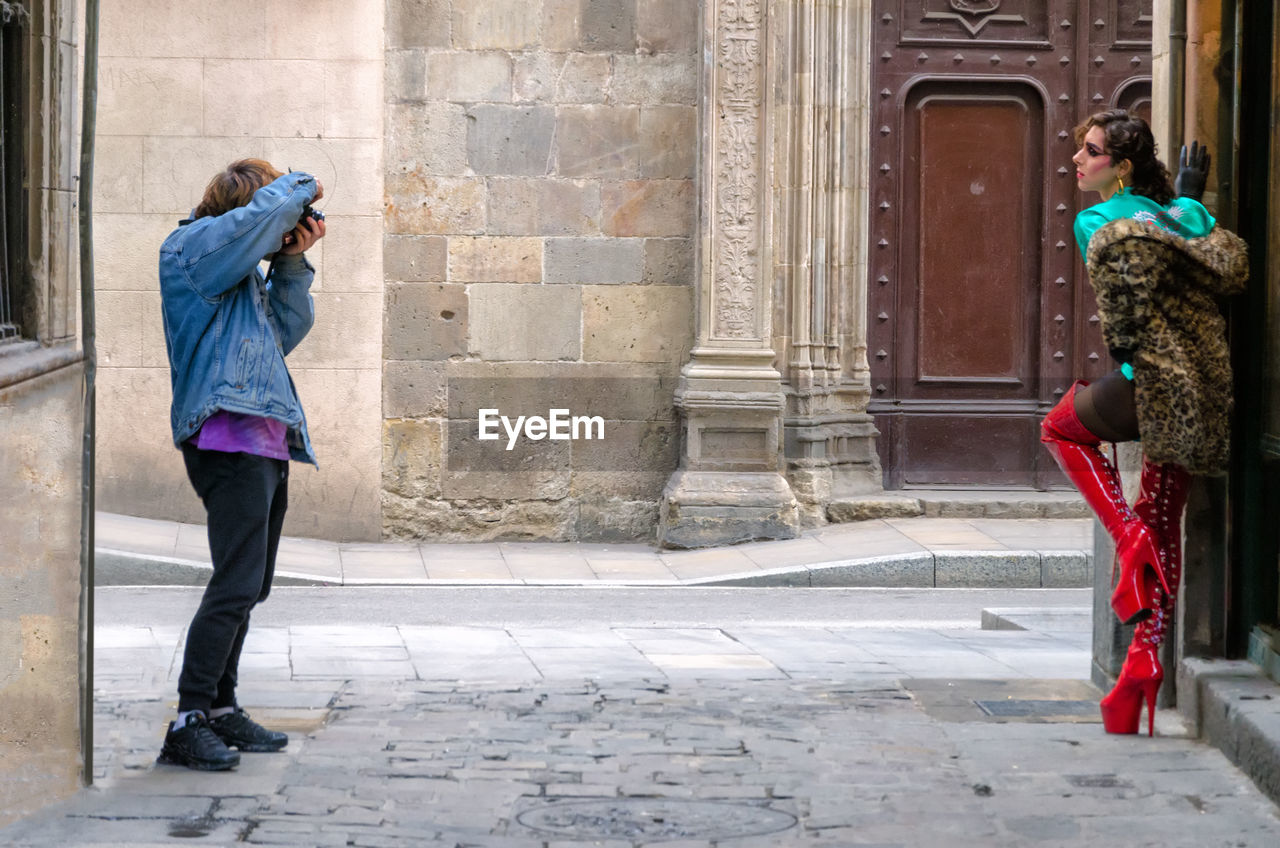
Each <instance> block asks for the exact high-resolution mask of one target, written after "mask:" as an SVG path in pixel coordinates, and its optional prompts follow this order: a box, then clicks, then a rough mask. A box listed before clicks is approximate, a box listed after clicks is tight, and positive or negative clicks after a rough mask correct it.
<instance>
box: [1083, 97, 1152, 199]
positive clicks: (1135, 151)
mask: <svg viewBox="0 0 1280 848" xmlns="http://www.w3.org/2000/svg"><path fill="white" fill-rule="evenodd" d="M1090 127H1101V128H1102V134H1103V136H1104V137H1105V138H1106V152H1107V153H1108V154H1110V156H1111V164H1112V165H1118V164H1120V163H1121V162H1123V161H1124V160H1125V159H1128V160H1129V161H1130V162H1131V163H1133V173H1132V174H1131V175H1130V177H1129V178H1128V179H1126V180H1125V183H1127V184H1128V186H1129V188H1130V189H1131V190H1132V191H1133V193H1134V194H1140V195H1142V196H1143V197H1149V198H1151V199H1152V200H1154V201H1155V202H1156V203H1159V204H1160V205H1161V206H1165V205H1168V203H1169V201H1171V200H1173V198H1174V196H1175V195H1174V191H1173V178H1172V177H1170V176H1169V169H1168V168H1166V167H1165V165H1164V163H1163V162H1161V161H1160V160H1159V159H1157V158H1156V140H1155V136H1153V135H1152V134H1151V127H1149V126H1147V122H1146V121H1144V120H1142V119H1141V118H1139V117H1138V116H1137V115H1130V114H1129V113H1128V112H1126V111H1125V110H1123V109H1108V110H1106V111H1105V112H1097V113H1095V114H1093V115H1090V116H1089V118H1088V120H1086V121H1085V122H1084V123H1083V124H1081V125H1080V126H1078V127H1076V129H1075V137H1076V146H1077V147H1079V146H1080V145H1082V144H1084V136H1085V133H1087V132H1088V131H1089V128H1090Z"/></svg>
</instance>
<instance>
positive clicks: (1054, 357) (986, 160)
mask: <svg viewBox="0 0 1280 848" xmlns="http://www.w3.org/2000/svg"><path fill="white" fill-rule="evenodd" d="M872 26H873V28H874V32H873V39H874V50H873V55H874V57H875V58H874V60H873V61H874V62H875V68H874V71H873V74H872V112H873V116H874V118H873V122H872V126H873V128H874V129H873V138H872V155H871V174H870V181H871V188H872V201H871V202H872V209H871V213H872V217H871V248H870V249H871V256H870V262H869V267H870V282H869V288H870V292H869V297H868V303H869V308H870V314H869V315H868V358H869V360H870V367H871V386H872V402H871V405H870V411H871V413H872V414H873V415H874V416H875V420H876V425H877V427H878V428H879V429H880V433H881V437H880V440H879V443H878V446H879V450H880V456H881V461H882V464H883V466H884V469H885V486H886V487H887V488H894V489H897V488H912V487H916V488H921V487H946V486H965V487H972V486H987V487H993V488H1032V487H1034V488H1045V487H1047V486H1049V485H1055V484H1058V483H1060V482H1061V480H1062V478H1061V477H1060V475H1059V474H1058V472H1057V470H1056V468H1053V463H1052V460H1051V459H1050V458H1049V457H1048V454H1047V453H1045V452H1044V450H1043V448H1042V447H1041V446H1040V442H1039V429H1038V422H1039V419H1040V417H1041V416H1042V415H1043V414H1044V412H1045V411H1046V410H1047V409H1048V408H1049V407H1050V406H1051V405H1052V404H1053V403H1054V402H1055V401H1056V400H1057V399H1058V398H1060V397H1061V396H1062V394H1063V393H1064V392H1065V391H1066V389H1067V387H1068V386H1070V384H1071V381H1072V379H1074V378H1076V377H1092V376H1097V375H1098V374H1101V373H1103V372H1105V371H1106V370H1107V369H1109V368H1110V367H1112V366H1111V364H1110V363H1109V361H1108V359H1107V354H1106V350H1105V348H1104V347H1103V345H1102V342H1101V337H1100V334H1099V332H1098V329H1097V323H1098V319H1097V316H1096V314H1094V313H1095V308H1094V303H1093V295H1092V292H1091V291H1090V290H1089V286H1088V281H1087V279H1086V278H1085V276H1084V267H1083V263H1082V262H1081V260H1080V254H1079V251H1078V250H1077V249H1076V246H1075V240H1074V237H1073V235H1072V223H1073V221H1074V218H1075V213H1076V211H1077V210H1078V209H1079V204H1080V201H1081V198H1080V197H1079V191H1078V190H1077V189H1076V184H1075V168H1074V166H1073V165H1072V163H1071V156H1072V154H1073V153H1074V152H1075V149H1076V148H1075V145H1074V139H1073V138H1072V136H1071V129H1072V127H1074V126H1075V125H1076V124H1077V123H1079V122H1080V120H1082V119H1083V118H1084V117H1086V116H1088V115H1089V114H1091V113H1093V112H1095V111H1098V110H1100V109H1105V108H1110V107H1112V106H1121V107H1124V108H1130V109H1135V110H1136V111H1138V112H1139V113H1141V114H1144V115H1145V116H1149V114H1150V90H1151V77H1150V72H1151V54H1150V50H1151V47H1150V45H1151V0H1116V2H1107V3H1103V2H1099V1H1098V0H1092V2H1091V0H1039V2H1037V0H874V12H873V19H872ZM1092 201H1096V196H1094V197H1093V198H1092V200H1091V201H1090V202H1092Z"/></svg>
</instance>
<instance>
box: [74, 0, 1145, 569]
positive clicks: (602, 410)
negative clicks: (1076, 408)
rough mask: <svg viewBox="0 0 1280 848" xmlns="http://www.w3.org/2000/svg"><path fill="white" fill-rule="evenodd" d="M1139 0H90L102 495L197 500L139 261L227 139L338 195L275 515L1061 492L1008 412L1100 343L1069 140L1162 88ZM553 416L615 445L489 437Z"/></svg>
mask: <svg viewBox="0 0 1280 848" xmlns="http://www.w3.org/2000/svg"><path fill="white" fill-rule="evenodd" d="M1149 6H1150V4H1149V3H1147V4H1145V5H1144V4H1143V3H1142V2H1138V0H1124V2H1118V3H1110V4H1096V3H1095V4H1093V7H1094V9H1093V11H1094V12H1096V13H1097V14H1092V13H1090V12H1089V8H1087V7H1086V8H1081V7H1080V4H1078V3H1075V2H1067V0H1052V2H1031V0H1009V2H1003V3H1001V2H993V3H978V4H975V3H969V2H960V0H928V2H925V0H848V2H836V3H832V2H817V0H775V2H765V0H706V2H701V3H694V2H689V0H522V1H521V2H516V0H487V2H472V0H358V2H336V0H318V1H317V2H315V3H312V4H310V5H309V6H308V7H307V11H306V14H302V15H299V14H296V10H294V9H292V8H291V7H288V8H287V7H286V6H285V4H277V3H268V4H256V3H251V2H247V0H233V2H231V3H229V4H223V5H220V6H218V7H217V8H210V9H207V10H201V11H200V12H198V13H195V14H188V13H186V12H183V13H181V14H180V13H178V12H176V11H173V10H172V9H170V7H169V5H168V4H164V3H159V2H155V0H128V2H121V3H112V4H108V5H107V8H105V9H104V13H103V16H104V17H103V35H102V55H103V59H102V75H101V82H102V86H101V92H102V94H101V112H102V117H101V127H100V135H99V138H100V143H99V158H100V161H101V162H102V163H103V167H102V169H101V170H102V172H103V173H105V174H107V175H109V176H106V177H104V179H102V180H100V181H99V183H98V186H97V189H98V194H97V198H98V199H97V202H96V205H95V209H96V210H97V214H96V218H95V220H96V223H97V228H98V231H99V233H101V237H100V240H99V241H100V245H101V249H100V250H99V256H100V258H99V260H98V263H97V264H98V267H97V277H98V281H99V285H98V289H99V302H100V305H101V306H100V308H101V310H102V313H103V322H104V330H103V337H104V340H103V346H102V365H103V376H102V381H101V389H100V403H101V408H100V416H99V417H100V420H101V428H102V431H103V435H102V441H103V444H104V453H103V457H102V462H101V465H100V473H99V486H100V489H99V499H100V504H101V505H102V507H103V508H105V509H108V510H112V511H117V512H124V513H130V514H134V515H143V516H150V517H156V518H167V519H180V520H190V521H198V520H200V518H201V515H202V513H201V509H200V505H199V503H198V502H197V501H196V499H195V498H194V496H193V495H192V494H191V493H190V491H189V486H188V485H187V483H186V480H185V477H184V474H183V471H182V466H181V463H180V462H179V459H178V454H177V452H176V451H174V450H173V448H172V446H171V445H170V443H169V434H168V421H167V408H168V402H169V392H168V375H167V368H166V363H165V356H164V345H163V337H162V332H161V326H160V319H159V292H158V283H157V281H156V275H155V270H154V266H155V253H156V245H158V244H159V242H160V241H161V240H162V239H163V237H164V235H165V234H166V233H167V232H168V231H169V230H170V229H171V228H172V227H173V226H174V225H175V224H176V221H177V220H178V218H180V217H182V216H183V215H185V214H186V213H187V211H188V210H189V209H190V208H191V207H192V206H193V205H194V203H195V202H196V200H197V199H198V197H199V195H200V193H201V190H202V188H203V185H204V183H205V182H206V181H207V180H208V178H209V177H210V176H211V175H212V174H213V173H214V172H215V171H216V170H218V169H219V168H221V167H223V166H224V165H225V164H226V163H227V162H228V161H230V160H232V159H234V158H238V157H242V156H262V157H265V158H268V159H271V160H272V161H274V162H275V163H276V164H277V165H278V166H281V167H285V166H291V167H294V168H306V169H311V170H313V171H315V172H316V173H317V174H318V176H320V178H321V180H322V181H323V182H324V183H325V186H326V194H327V198H326V201H325V202H324V204H322V205H324V208H325V211H326V213H327V214H328V216H329V219H328V220H329V223H330V235H329V236H328V237H327V238H326V239H325V240H324V241H323V242H322V243H321V245H320V247H319V249H318V250H317V251H314V253H316V254H317V255H316V256H314V257H313V259H315V260H316V264H317V266H318V267H319V269H320V270H319V274H318V276H317V283H316V286H315V293H316V308H317V316H318V323H317V326H316V328H315V329H314V330H313V331H312V333H311V336H310V337H309V338H308V339H307V340H306V341H305V342H304V343H303V345H302V346H301V347H300V348H299V349H298V351H297V352H296V353H295V354H294V355H293V357H292V360H293V361H292V363H291V368H292V370H293V372H294V375H295V378H296V380H297V383H298V388H299V392H300V394H301V396H302V399H303V402H304V405H305V406H306V408H307V410H308V414H309V419H310V424H311V431H312V436H313V439H314V441H315V444H316V448H317V453H318V455H319V459H320V469H319V470H318V471H316V472H310V471H308V470H301V469H300V470H299V473H298V474H296V475H295V477H294V485H293V486H292V487H291V488H292V490H293V492H292V494H293V498H294V504H293V508H292V509H291V510H290V514H289V518H288V523H287V526H286V532H287V533H290V534H295V535H304V536H317V537H325V538H332V539H341V540H353V539H378V538H406V539H409V538H432V539H440V540H477V541H478V540H488V539H498V538H504V539H559V540H566V539H583V540H654V539H657V540H658V541H660V542H661V543H663V544H667V545H672V546H696V545H704V544H719V543H727V542H732V541H738V540H742V539H748V538H779V537H787V536H792V535H795V534H796V533H797V532H799V531H800V530H801V529H802V528H804V527H810V526H815V525H818V524H821V523H824V522H826V521H830V520H843V519H846V518H849V517H853V516H858V515H866V514H869V513H868V512H867V510H866V504H865V500H866V498H867V497H868V496H869V495H871V494H874V493H876V492H880V491H882V490H883V489H884V488H886V487H888V488H890V489H910V488H922V487H923V488H938V487H944V488H945V487H970V488H971V487H988V488H1003V489H1033V488H1046V487H1051V486H1054V485H1057V484H1058V483H1059V482H1060V481H1059V479H1058V478H1057V476H1056V474H1055V472H1054V471H1053V469H1052V468H1051V465H1050V464H1049V463H1048V461H1047V458H1046V457H1045V456H1044V455H1043V451H1041V450H1040V449H1039V444H1038V441H1037V438H1036V429H1035V427H1036V421H1037V420H1038V418H1039V416H1040V415H1041V414H1042V413H1043V411H1044V410H1045V409H1047V408H1048V407H1049V406H1050V405H1051V404H1052V402H1053V401H1054V400H1055V399H1056V397H1058V396H1060V394H1061V392H1062V391H1064V390H1065V388H1066V386H1067V385H1068V384H1069V381H1070V378H1071V376H1072V375H1075V374H1089V373H1093V372H1096V371H1098V370H1100V369H1102V368H1104V367H1105V362H1106V359H1105V351H1103V350H1102V349H1101V346H1100V340H1099V338H1098V335H1099V334H1098V332H1097V330H1096V317H1094V316H1093V314H1092V308H1091V301H1090V297H1091V296H1090V295H1089V293H1088V286H1087V282H1086V281H1085V280H1084V278H1083V272H1082V268H1081V267H1080V263H1079V261H1078V259H1077V258H1076V255H1075V253H1074V249H1073V248H1072V247H1071V244H1072V239H1071V235H1070V223H1071V219H1072V217H1073V214H1074V211H1075V209H1076V204H1077V203H1078V199H1077V198H1076V197H1075V196H1074V195H1075V192H1074V187H1073V186H1072V185H1071V184H1070V180H1069V179H1068V178H1067V177H1065V176H1063V174H1064V173H1065V170H1064V168H1065V165H1066V163H1068V161H1069V158H1070V153H1071V151H1070V150H1069V148H1070V146H1071V145H1070V138H1069V132H1068V131H1069V129H1070V127H1071V126H1072V125H1073V124H1074V123H1075V121H1076V120H1077V119H1078V117H1079V116H1080V115H1081V114H1084V113H1086V112H1088V111H1092V110H1093V109H1094V108H1095V107H1097V108H1101V107H1102V106H1105V105H1112V104H1118V105H1124V106H1129V107H1132V108H1136V109H1139V110H1143V109H1149V108H1150V100H1151V93H1150V90H1151V83H1150V77H1151V66H1150V39H1151V17H1150V9H1149ZM142 19H145V20H147V21H148V22H149V25H148V26H147V27H145V28H139V27H136V26H134V25H133V22H134V21H136V20H142ZM246 22H251V24H252V25H251V26H246ZM298 80H307V81H308V83H309V84H308V85H306V86H302V87H301V90H299V87H298V85H297V84H296V83H297V81H298ZM160 103H163V104H165V108H157V104H160ZM987 222H991V224H990V225H988V223H987ZM1001 222H1004V223H1001ZM961 259H962V260H963V261H960V260H961ZM974 340H981V343H974ZM554 410H563V411H564V412H562V413H559V414H562V415H565V416H568V417H570V418H580V419H582V421H583V423H584V424H585V423H586V422H587V421H595V422H598V423H597V424H596V425H594V426H595V427H596V428H597V429H598V430H602V433H603V438H595V437H594V434H595V432H596V431H595V430H592V431H591V432H592V434H593V437H592V438H585V437H579V438H568V439H558V438H555V435H556V434H555V433H554V432H550V431H547V432H545V433H544V434H543V435H541V436H539V435H538V434H537V433H531V432H530V431H528V430H527V429H525V430H521V431H520V432H519V433H518V434H517V437H513V438H508V437H506V436H505V435H503V437H502V438H494V439H490V438H487V437H486V435H485V433H482V430H484V429H485V428H484V426H483V421H482V419H486V418H487V419H490V420H492V421H495V422H496V421H498V420H499V417H505V418H507V419H508V423H509V424H510V423H511V422H517V421H520V416H524V417H525V420H526V421H527V420H529V419H535V418H536V419H541V420H544V421H545V420H547V419H548V418H549V417H550V416H552V414H553V411H554ZM493 427H494V428H498V424H497V423H494V424H493ZM495 433H498V430H493V431H492V432H490V433H489V435H494V434H495ZM957 446H962V447H963V449H957ZM898 506H899V507H900V506H901V504H898Z"/></svg>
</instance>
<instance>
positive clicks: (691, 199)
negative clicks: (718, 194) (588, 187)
mask: <svg viewBox="0 0 1280 848" xmlns="http://www.w3.org/2000/svg"><path fill="white" fill-rule="evenodd" d="M697 200H698V197H697V192H695V191H694V187H693V180H627V181H625V182H616V183H615V182H608V183H605V184H604V185H602V186H601V187H600V219H601V220H600V228H601V230H603V231H604V233H605V235H610V236H622V237H635V236H686V237H688V236H692V235H693V231H694V230H693V228H694V208H695V205H696V204H697Z"/></svg>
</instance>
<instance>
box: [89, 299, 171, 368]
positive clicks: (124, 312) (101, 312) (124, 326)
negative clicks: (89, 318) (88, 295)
mask: <svg viewBox="0 0 1280 848" xmlns="http://www.w3.org/2000/svg"><path fill="white" fill-rule="evenodd" d="M150 294H151V293H150V292H140V291H123V292H116V291H98V292H97V293H96V294H95V301H96V304H97V306H96V311H97V316H98V342H97V346H98V362H99V364H100V365H101V366H102V367H103V368H113V367H116V368H137V367H140V366H141V365H142V324H143V322H144V321H146V320H149V319H158V318H159V317H160V316H159V315H158V314H157V315H151V314H149V313H147V312H146V311H145V310H144V308H143V306H144V304H145V303H146V301H147V297H148V295H150Z"/></svg>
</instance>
